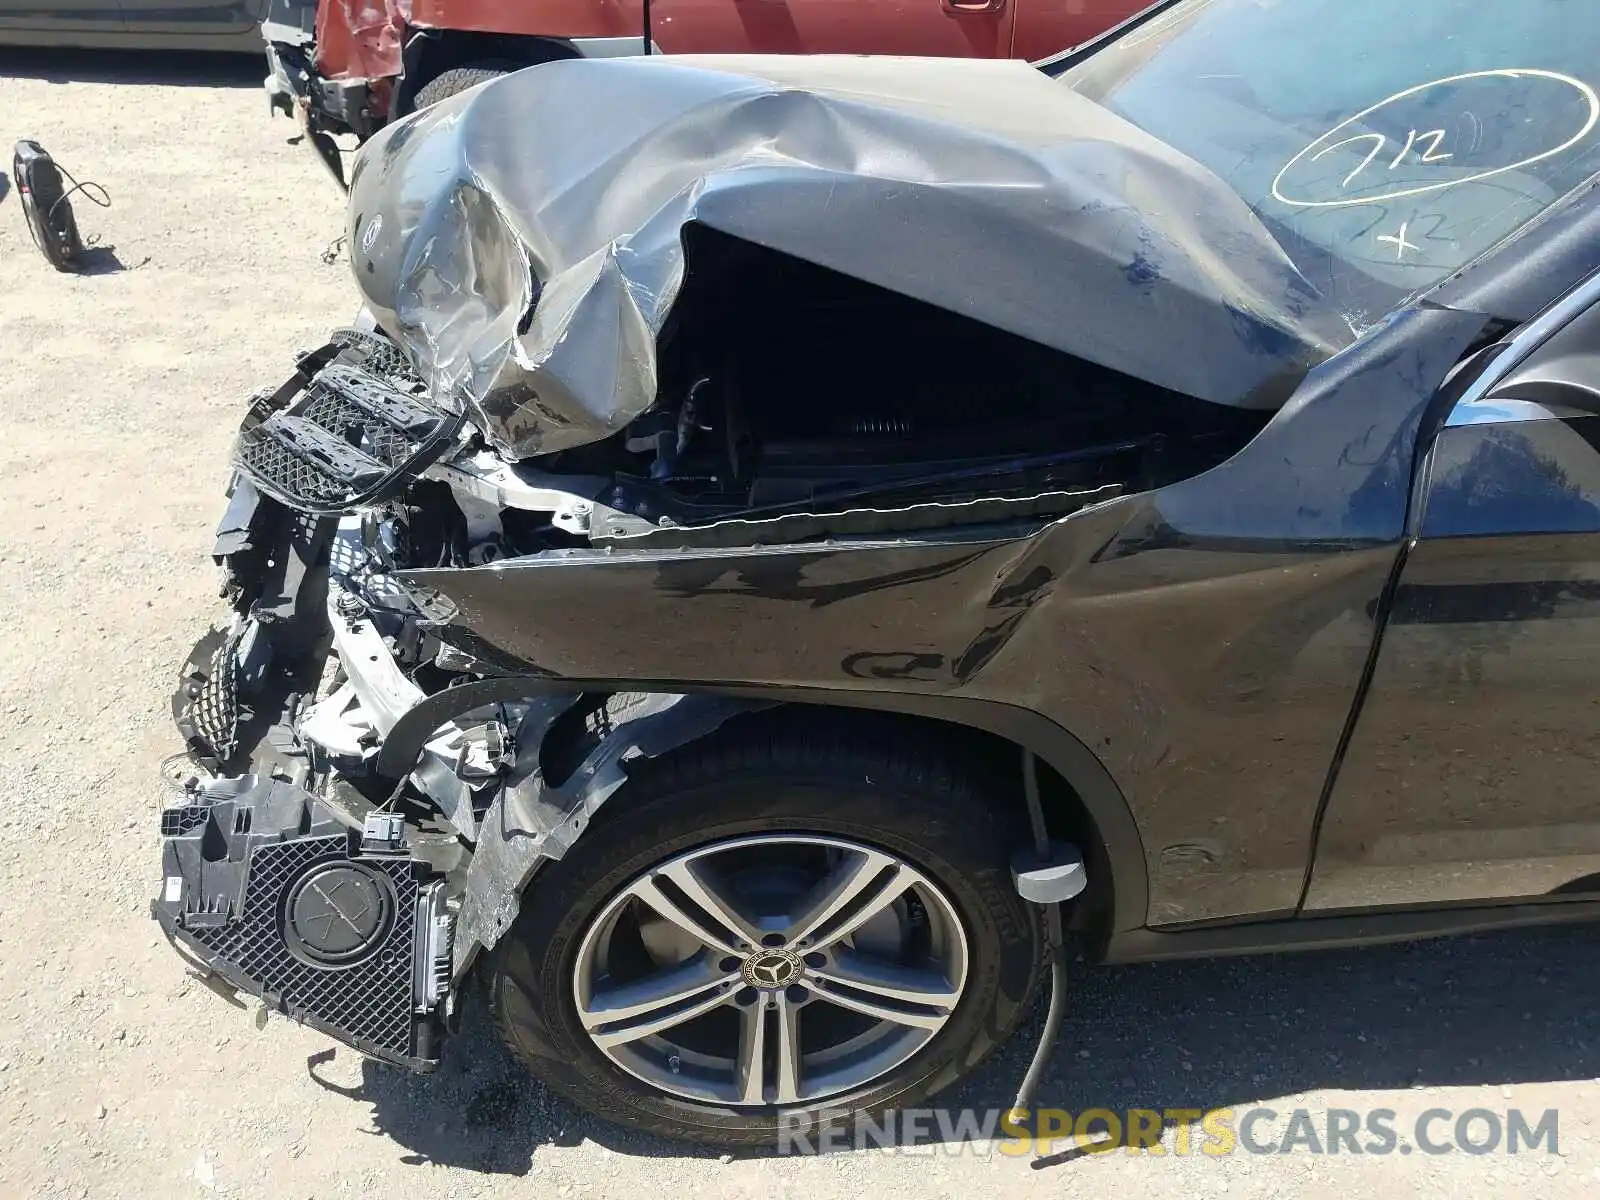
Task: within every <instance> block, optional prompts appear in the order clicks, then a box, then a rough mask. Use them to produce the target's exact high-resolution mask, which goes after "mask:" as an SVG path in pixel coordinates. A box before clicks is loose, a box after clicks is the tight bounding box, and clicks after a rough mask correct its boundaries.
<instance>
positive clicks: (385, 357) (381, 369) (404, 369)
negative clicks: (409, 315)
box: [328, 329, 422, 387]
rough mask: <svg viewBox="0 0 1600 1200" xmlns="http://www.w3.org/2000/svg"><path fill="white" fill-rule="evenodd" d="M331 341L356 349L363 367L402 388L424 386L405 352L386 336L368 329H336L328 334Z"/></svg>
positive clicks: (337, 344) (334, 343)
mask: <svg viewBox="0 0 1600 1200" xmlns="http://www.w3.org/2000/svg"><path fill="white" fill-rule="evenodd" d="M328 341H329V342H330V343H331V344H332V345H335V346H344V347H345V348H346V349H351V350H355V351H356V352H357V354H358V356H359V357H360V359H361V365H362V367H364V368H365V369H366V370H368V371H371V372H372V373H373V374H374V375H378V376H381V377H382V378H384V379H387V380H388V381H389V382H390V383H393V384H397V385H399V386H402V387H404V386H418V387H420V386H421V384H422V380H421V379H420V378H418V376H417V373H416V372H415V371H413V370H412V369H411V362H410V360H409V359H407V358H406V355H405V351H403V350H402V349H400V347H399V346H396V345H395V344H394V343H393V342H391V341H390V340H389V339H388V338H386V337H380V336H379V335H377V334H375V333H368V332H367V331H366V330H365V329H335V330H334V331H333V333H331V334H330V335H329V336H328Z"/></svg>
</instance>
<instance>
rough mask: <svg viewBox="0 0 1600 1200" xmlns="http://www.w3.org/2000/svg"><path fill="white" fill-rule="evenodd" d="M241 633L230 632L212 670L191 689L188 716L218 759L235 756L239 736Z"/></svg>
mask: <svg viewBox="0 0 1600 1200" xmlns="http://www.w3.org/2000/svg"><path fill="white" fill-rule="evenodd" d="M238 648H239V635H238V634H237V633H232V634H229V635H228V636H227V637H225V638H223V639H222V641H221V643H220V644H219V645H218V646H217V652H216V654H215V655H214V656H213V657H212V659H211V669H210V670H209V671H208V672H207V674H206V677H205V679H204V680H203V681H200V682H198V683H196V684H195V685H194V686H193V687H192V688H191V690H190V692H189V697H188V704H187V706H186V707H187V711H186V712H185V714H184V715H185V717H186V718H187V721H188V724H189V726H190V728H192V729H193V730H194V733H195V735H196V736H198V737H199V738H200V739H201V740H202V741H204V742H205V744H206V747H207V748H208V749H209V750H210V751H211V753H212V755H213V757H215V758H216V760H217V761H218V762H227V761H228V759H230V758H232V757H233V752H234V749H235V748H236V746H237V744H238V735H239V660H238V655H237V653H236V652H237V650H238Z"/></svg>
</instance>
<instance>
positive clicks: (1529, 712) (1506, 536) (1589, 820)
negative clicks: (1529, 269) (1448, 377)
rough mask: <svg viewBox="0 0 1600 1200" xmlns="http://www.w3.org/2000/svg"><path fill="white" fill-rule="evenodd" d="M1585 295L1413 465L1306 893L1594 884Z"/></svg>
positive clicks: (1599, 484) (1597, 434)
mask: <svg viewBox="0 0 1600 1200" xmlns="http://www.w3.org/2000/svg"><path fill="white" fill-rule="evenodd" d="M1591 296H1600V288H1597V287H1595V286H1594V285H1593V284H1592V283H1591V284H1588V285H1585V287H1584V288H1581V289H1580V290H1579V292H1578V293H1575V295H1574V296H1573V297H1571V298H1569V300H1568V301H1567V302H1566V306H1567V308H1568V309H1569V310H1575V315H1572V316H1571V319H1570V321H1568V322H1567V323H1565V324H1564V325H1560V324H1559V323H1558V322H1555V321H1550V322H1548V325H1549V326H1552V327H1556V326H1558V327H1556V329H1555V332H1553V333H1551V334H1550V335H1549V336H1548V338H1547V339H1546V340H1544V341H1542V342H1540V343H1537V348H1535V349H1533V350H1532V351H1531V352H1530V353H1528V354H1527V356H1526V357H1525V358H1523V359H1522V361H1521V363H1520V365H1518V366H1515V367H1513V368H1511V369H1510V370H1509V373H1506V374H1504V376H1503V377H1502V378H1500V379H1499V380H1498V382H1496V383H1494V384H1492V385H1489V386H1483V387H1479V388H1477V389H1472V390H1468V391H1467V392H1466V393H1465V394H1464V395H1463V399H1462V401H1461V402H1460V403H1458V404H1457V405H1456V406H1455V409H1454V411H1453V412H1452V413H1451V415H1450V417H1449V418H1448V420H1447V423H1446V426H1445V428H1444V429H1443V430H1441V432H1440V434H1439V437H1438V438H1437V440H1436V442H1435V443H1434V445H1433V447H1432V450H1431V451H1430V453H1429V454H1428V455H1427V456H1426V457H1425V459H1424V460H1423V462H1422V464H1421V474H1420V476H1419V479H1418V484H1417V488H1416V493H1415V498H1414V501H1413V507H1414V511H1413V518H1412V530H1413V532H1414V534H1415V541H1414V542H1413V543H1412V545H1411V547H1410V549H1409V552H1408V554H1407V556H1406V558H1405V560H1404V565H1403V568H1402V570H1401V573H1400V576H1399V579H1398V586H1397V587H1396V589H1395V592H1394V598H1393V606H1392V609H1391V615H1390V618H1389V620H1388V623H1387V627H1386V630H1385V633H1384V635H1383V639H1382V643H1381V648H1380V650H1379V653H1378V656H1377V660H1376V665H1375V673H1374V675H1373V678H1372V682H1371V687H1370V690H1369V692H1368V695H1367V699H1366V703H1365V706H1364V708H1363V709H1362V711H1361V713H1360V716H1359V719H1358V721H1357V724H1356V727H1355V730H1354V734H1353V737H1352V740H1351V742H1350V746H1349V750H1348V753H1347V755H1346V757H1345V760H1344V763H1343V766H1342V768H1341V770H1340V772H1339V775H1338V778H1337V782H1336V785H1335V788H1334V790H1333V793H1332V797H1331V800H1330V801H1329V804H1328V807H1327V809H1326V813H1325V817H1324V820H1323V824H1322V830H1321V836H1320V838H1319V840H1318V846H1317V857H1316V863H1315V869H1314V872H1313V876H1312V880H1311V887H1310V890H1309V893H1308V896H1307V902H1306V908H1307V909H1308V910H1312V909H1314V910H1318V911H1324V912H1325V911H1329V910H1338V909H1352V908H1361V907H1369V906H1387V905H1405V906H1414V905H1421V904H1435V903H1456V904H1461V903H1471V902H1474V901H1499V900H1506V899H1512V898H1519V897H1560V896H1564V895H1580V894H1593V893H1595V892H1600V801H1597V800H1596V796H1595V783H1596V779H1597V775H1600V736H1597V733H1600V299H1597V300H1596V301H1595V302H1593V303H1590V304H1589V305H1588V307H1583V305H1584V303H1585V302H1586V301H1589V300H1590V298H1591ZM1564 315H1565V314H1564ZM1542 333H1543V331H1541V335H1542ZM1501 361H1502V362H1503V361H1505V360H1503V359H1502V360H1501ZM1494 369H1495V368H1493V367H1491V368H1490V370H1491V371H1493V370H1494Z"/></svg>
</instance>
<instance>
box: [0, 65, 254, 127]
mask: <svg viewBox="0 0 1600 1200" xmlns="http://www.w3.org/2000/svg"><path fill="white" fill-rule="evenodd" d="M265 74H266V44H265V43H262V49H261V53H260V54H216V53H209V52H208V53H202V52H199V51H194V50H58V49H52V48H42V49H41V48H36V47H18V46H0V79H5V78H12V79H43V80H46V81H47V82H50V83H119V84H135V85H140V84H142V85H156V86H160V87H260V86H261V79H262V76H263V75H265ZM48 133H49V131H48V130H31V131H30V130H9V129H7V130H0V136H3V137H6V138H10V139H11V140H13V141H14V140H15V139H16V138H19V137H33V136H38V137H48Z"/></svg>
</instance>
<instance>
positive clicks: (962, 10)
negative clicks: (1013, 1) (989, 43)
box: [939, 0, 1006, 15]
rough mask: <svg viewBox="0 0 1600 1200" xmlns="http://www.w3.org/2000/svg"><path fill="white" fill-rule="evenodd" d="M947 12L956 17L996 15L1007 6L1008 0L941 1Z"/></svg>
mask: <svg viewBox="0 0 1600 1200" xmlns="http://www.w3.org/2000/svg"><path fill="white" fill-rule="evenodd" d="M939 3H940V4H941V5H943V7H944V10H945V12H947V13H951V14H956V15H970V14H972V13H995V12H999V11H1000V10H1001V9H1003V8H1004V7H1005V6H1006V0H939Z"/></svg>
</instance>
